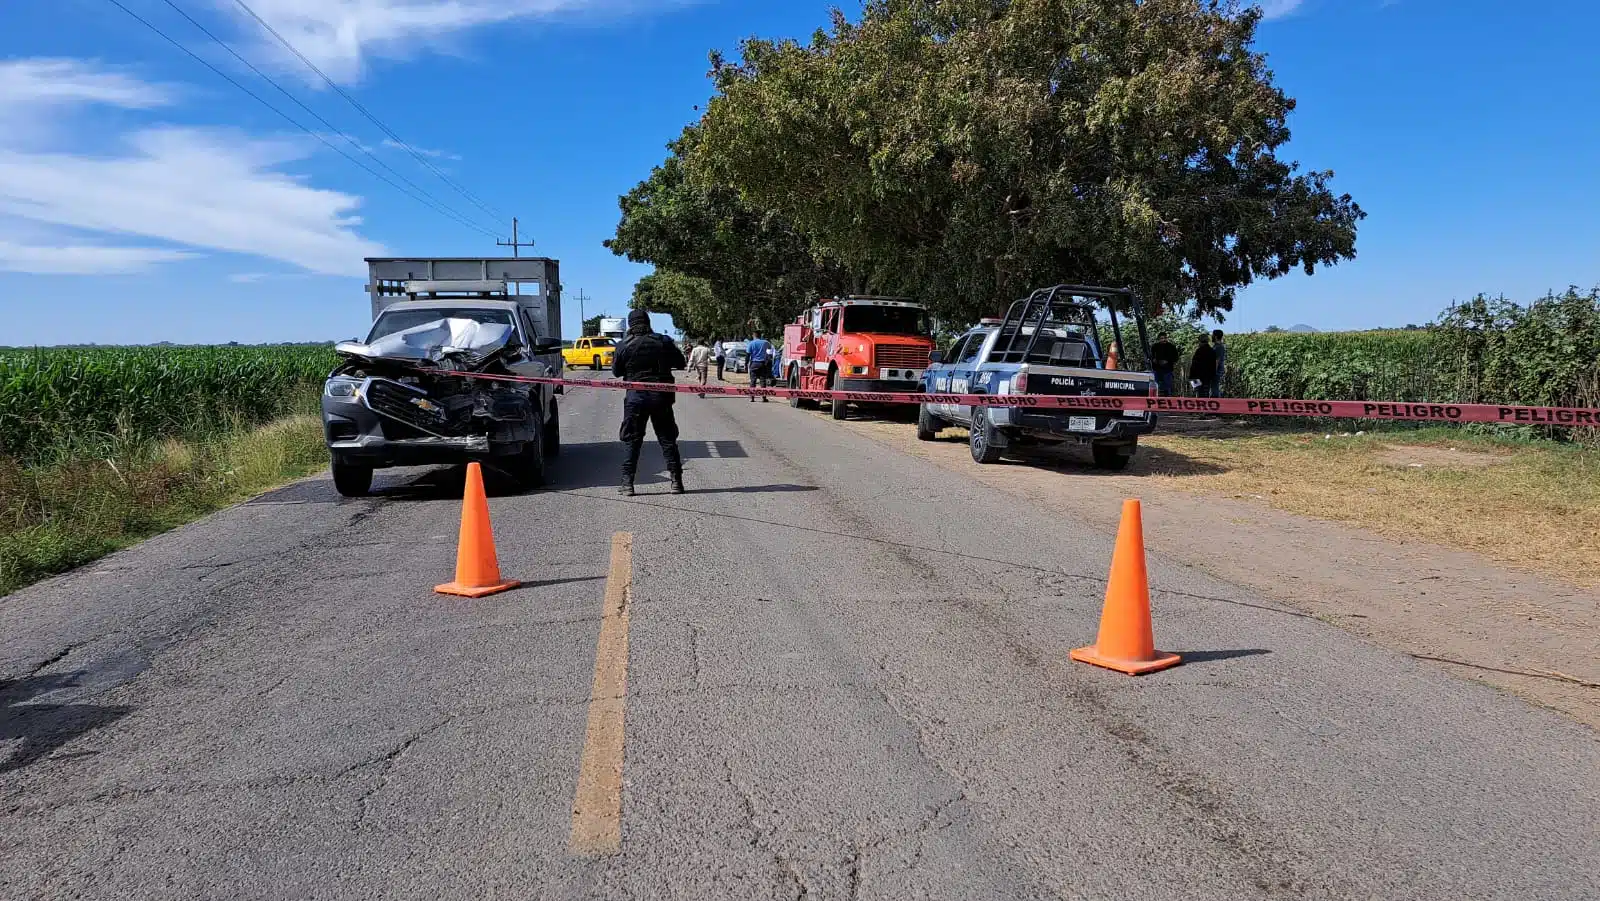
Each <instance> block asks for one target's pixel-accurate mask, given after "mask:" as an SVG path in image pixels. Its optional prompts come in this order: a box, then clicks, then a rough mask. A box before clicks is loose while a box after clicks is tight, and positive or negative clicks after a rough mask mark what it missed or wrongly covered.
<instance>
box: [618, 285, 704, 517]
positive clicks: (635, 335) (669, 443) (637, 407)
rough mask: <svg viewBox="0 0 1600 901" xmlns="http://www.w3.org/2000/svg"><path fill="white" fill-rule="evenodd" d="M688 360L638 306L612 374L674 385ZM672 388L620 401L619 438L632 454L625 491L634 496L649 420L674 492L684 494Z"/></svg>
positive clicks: (630, 395) (624, 471)
mask: <svg viewBox="0 0 1600 901" xmlns="http://www.w3.org/2000/svg"><path fill="white" fill-rule="evenodd" d="M687 365H688V364H687V363H686V362H685V361H684V359H683V351H682V350H679V349H678V345H677V344H675V343H673V341H672V339H671V338H668V337H667V336H666V335H658V334H656V333H655V332H652V331H650V314H649V313H646V312H645V311H644V310H634V311H633V312H631V313H629V314H628V336H627V337H626V338H624V339H623V341H622V346H621V347H619V348H617V352H616V354H615V355H614V356H613V357H612V358H611V373H612V374H613V375H615V376H617V377H618V378H620V379H622V380H623V381H627V382H659V383H662V384H666V385H670V384H672V370H674V369H682V368H684V367H685V366H687ZM674 399H675V397H674V395H673V394H672V392H670V391H634V390H629V391H628V396H627V399H625V400H624V401H623V404H622V431H621V433H620V435H619V437H620V438H621V439H622V443H624V444H626V445H627V446H628V456H627V458H626V459H625V460H623V461H622V488H621V491H622V493H623V494H624V495H626V496H628V497H632V496H633V476H634V473H635V472H637V471H638V468H639V451H640V450H641V449H642V448H643V447H644V427H645V424H646V423H649V424H650V426H651V427H652V428H654V429H655V430H656V441H658V442H660V444H661V456H663V457H665V458H666V459H667V472H669V473H671V474H672V492H673V493H674V494H682V493H683V457H681V456H679V454H678V420H677V419H676V418H675V417H674V416H673V415H672V402H673V400H674Z"/></svg>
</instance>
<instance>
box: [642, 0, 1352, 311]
mask: <svg viewBox="0 0 1600 901" xmlns="http://www.w3.org/2000/svg"><path fill="white" fill-rule="evenodd" d="M1259 20H1260V12H1259V11H1258V10H1256V9H1255V8H1253V7H1251V8H1246V9H1240V8H1239V7H1238V5H1237V4H1236V3H1234V2H1233V0H1140V2H1130V0H869V2H868V3H867V4H866V5H865V8H864V11H863V14H862V16H861V19H860V21H859V22H852V21H850V20H849V19H847V18H846V17H845V16H844V15H843V14H841V13H837V12H836V13H835V16H834V19H833V23H832V26H831V28H829V29H824V30H820V31H818V32H817V33H816V35H815V36H814V37H813V38H812V39H811V41H810V42H809V43H808V44H801V43H798V42H794V41H776V42H774V41H766V40H756V39H752V40H747V41H745V42H744V43H743V44H742V45H741V46H740V53H739V59H738V61H729V60H725V59H722V58H720V57H718V56H715V55H714V56H713V60H712V62H713V77H714V81H715V87H716V94H715V96H714V97H713V98H712V100H711V103H710V105H709V107H708V109H707V111H706V113H705V115H704V117H703V118H702V120H701V122H700V123H699V124H698V126H696V127H694V128H692V129H691V130H690V132H686V136H690V137H692V140H688V141H685V142H680V143H679V144H678V145H676V146H675V147H674V156H673V157H672V158H670V159H669V160H668V161H667V163H666V164H664V165H663V166H662V167H659V168H658V169H657V170H656V172H655V173H653V174H652V176H651V178H650V180H648V181H646V182H645V183H644V184H641V185H640V186H639V188H636V189H635V190H634V191H633V192H631V193H630V194H629V195H628V196H627V197H625V198H623V223H622V224H621V225H620V226H619V227H618V233H617V238H616V239H615V240H614V241H613V242H611V246H612V248H613V249H614V250H617V251H618V252H619V253H627V254H628V255H629V256H630V257H632V258H635V259H642V260H647V261H650V262H655V263H657V264H658V265H661V266H665V267H667V268H671V269H676V270H678V271H680V272H683V273H686V274H690V275H694V276H697V277H700V278H704V279H706V281H707V282H709V283H710V285H711V289H712V293H713V294H715V295H717V296H719V297H724V298H728V299H729V302H730V303H740V302H744V301H745V300H746V299H747V298H748V300H749V302H750V304H751V305H756V304H759V303H762V302H766V303H769V304H771V303H772V301H771V300H757V298H767V297H772V298H775V297H776V296H777V295H779V294H782V295H784V297H785V300H786V301H789V300H792V298H793V297H794V296H796V294H795V293H793V291H790V292H786V291H785V289H784V288H779V287H776V285H777V284H779V283H782V284H784V285H785V286H792V288H799V287H800V286H801V284H803V285H804V287H805V288H808V289H809V288H814V287H817V286H818V285H819V284H821V283H822V282H825V281H827V279H821V280H819V279H816V278H815V275H816V270H815V269H812V270H811V271H810V272H809V273H807V275H808V277H810V279H811V280H810V281H807V280H806V279H805V278H801V279H798V280H796V281H791V282H785V281H782V280H781V279H778V278H777V276H778V275H779V274H782V275H784V276H789V275H792V274H794V271H795V269H806V268H808V267H806V266H805V265H803V263H804V261H806V260H810V261H812V263H813V264H814V261H815V260H817V259H825V260H829V261H832V263H831V264H830V266H829V267H828V271H829V272H831V273H833V274H834V275H842V274H843V273H845V272H850V273H855V274H857V277H855V278H852V279H844V281H847V282H849V283H850V284H852V285H853V286H855V287H857V288H858V289H860V288H865V289H869V290H872V291H875V292H880V293H899V294H907V295H911V296H915V297H918V298H920V299H922V300H924V301H926V302H928V303H929V304H930V305H931V306H932V307H933V308H934V311H935V312H936V313H938V314H941V315H943V316H946V317H950V318H956V319H970V318H974V317H976V316H978V315H984V314H987V313H990V312H993V311H995V310H997V309H999V308H1000V307H1001V306H1002V305H1003V304H1004V303H1005V302H1006V301H1009V300H1010V299H1012V298H1015V297H1019V296H1021V295H1023V294H1025V293H1026V292H1027V291H1028V290H1030V289H1031V288H1034V287H1037V286H1040V285H1046V284H1052V283H1056V282H1063V281H1070V282H1089V283H1101V284H1110V285H1119V286H1120V285H1132V286H1134V287H1137V288H1139V289H1140V290H1141V291H1142V292H1144V293H1145V295H1146V296H1147V297H1150V298H1152V299H1154V300H1156V301H1157V302H1158V303H1160V304H1162V305H1166V306H1173V305H1177V304H1181V303H1185V302H1187V301H1193V302H1194V303H1195V305H1196V307H1197V308H1198V310H1199V311H1200V312H1209V313H1216V312H1220V311H1226V310H1229V309H1231V308H1232V305H1233V301H1234V297H1235V292H1236V291H1237V289H1238V288H1239V287H1241V286H1244V285H1248V284H1250V283H1251V282H1252V281H1254V280H1256V279H1260V278H1273V277H1277V276H1281V275H1284V274H1287V273H1289V272H1291V271H1293V270H1295V269H1302V270H1304V271H1305V272H1307V273H1310V272H1313V271H1314V270H1315V269H1316V267H1317V266H1319V265H1322V266H1326V265H1332V264H1334V263H1337V262H1339V261H1341V260H1345V259H1350V258H1352V257H1354V255H1355V237H1356V225H1357V222H1358V221H1359V220H1360V219H1361V218H1363V216H1364V214H1363V213H1362V212H1361V210H1360V208H1359V207H1358V206H1357V205H1356V204H1355V202H1354V201H1353V200H1352V199H1351V198H1350V196H1349V195H1348V194H1335V193H1334V191H1333V189H1332V188H1331V185H1330V179H1331V177H1332V173H1331V172H1326V171H1309V172H1300V171H1299V167H1298V164H1297V163H1294V162H1285V161H1283V160H1280V159H1279V158H1278V156H1277V151H1278V150H1279V149H1280V148H1282V147H1283V145H1284V143H1285V142H1286V141H1287V140H1288V139H1289V130H1288V127H1287V124H1286V120H1287V117H1288V114H1289V113H1290V112H1291V111H1292V110H1293V109H1294V101H1293V100H1292V99H1290V98H1289V97H1287V96H1286V95H1285V94H1284V93H1283V92H1282V91H1281V90H1279V89H1278V88H1277V87H1276V86H1275V85H1274V84H1273V80H1272V74H1271V72H1270V70H1269V69H1268V68H1267V64H1266V59H1265V57H1264V56H1262V55H1261V54H1260V53H1258V52H1256V51H1255V50H1253V49H1252V44H1253V41H1254V38H1255V31H1256V26H1257V23H1258V22H1259ZM685 164H687V165H685ZM779 305H780V306H781V304H779Z"/></svg>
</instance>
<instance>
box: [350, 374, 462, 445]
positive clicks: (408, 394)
mask: <svg viewBox="0 0 1600 901" xmlns="http://www.w3.org/2000/svg"><path fill="white" fill-rule="evenodd" d="M361 393H362V397H363V398H364V399H365V401H366V404H367V408H368V409H369V410H371V411H372V412H374V413H377V414H378V415H379V416H387V417H388V418H390V419H393V420H396V421H397V422H401V423H404V424H405V425H408V426H411V427H412V428H414V429H418V430H420V431H423V432H426V433H428V434H430V435H442V434H444V432H445V425H446V423H447V420H446V419H445V415H444V410H442V409H440V408H439V407H438V406H434V409H432V410H428V409H425V408H423V407H422V406H419V401H420V402H422V403H429V404H432V401H429V400H428V396H427V394H426V393H424V392H422V391H419V390H417V389H415V388H410V387H408V386H406V385H402V384H400V383H399V382H391V381H389V380H388V379H368V380H367V384H366V387H365V388H363V389H362V392H361Z"/></svg>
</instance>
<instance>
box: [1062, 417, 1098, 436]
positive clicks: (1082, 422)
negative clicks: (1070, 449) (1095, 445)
mask: <svg viewBox="0 0 1600 901" xmlns="http://www.w3.org/2000/svg"><path fill="white" fill-rule="evenodd" d="M1096 428H1097V425H1096V424H1095V420H1094V417H1093V416H1069V417H1067V430H1068V431H1072V432H1092V431H1094V430H1095V429H1096Z"/></svg>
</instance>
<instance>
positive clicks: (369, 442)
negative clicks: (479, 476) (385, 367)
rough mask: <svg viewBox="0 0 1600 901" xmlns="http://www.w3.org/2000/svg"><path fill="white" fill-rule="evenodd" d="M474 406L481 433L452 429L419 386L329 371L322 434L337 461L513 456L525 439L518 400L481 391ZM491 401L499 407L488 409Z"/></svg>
mask: <svg viewBox="0 0 1600 901" xmlns="http://www.w3.org/2000/svg"><path fill="white" fill-rule="evenodd" d="M502 395H507V396H504V397H503V396H502ZM473 404H474V406H475V408H476V410H475V412H476V413H477V414H478V415H475V416H474V417H473V419H472V421H473V423H474V424H476V425H477V426H480V427H481V428H482V429H483V431H482V432H473V433H467V434H452V433H451V432H452V431H453V429H454V428H455V426H454V425H453V424H452V422H451V420H450V417H449V416H448V413H447V411H446V410H445V409H444V408H443V407H442V405H441V403H440V401H439V400H435V399H434V398H433V397H432V396H430V395H429V394H428V393H427V392H426V391H423V390H422V389H420V388H416V387H413V386H410V385H406V384H403V383H401V382H398V381H395V380H393V379H386V378H364V379H355V378H349V377H341V376H335V377H334V378H331V379H329V380H328V385H327V387H326V389H325V390H324V392H323V396H322V427H323V434H324V437H325V438H326V439H327V443H328V450H329V452H330V453H332V454H333V455H334V456H335V458H336V459H337V460H338V461H339V462H341V463H344V464H346V465H356V466H370V467H372V468H374V469H382V468H386V467H390V466H433V465H448V464H458V463H466V462H471V461H473V460H479V461H484V460H490V459H492V458H495V457H504V456H511V455H515V454H519V453H521V452H522V451H523V449H524V448H523V445H524V443H525V442H526V441H529V440H532V438H533V435H532V433H531V431H530V430H529V421H530V419H531V417H530V416H529V415H528V414H527V412H526V406H525V404H526V401H525V399H518V398H515V397H514V396H510V394H509V392H503V391H492V392H491V391H486V392H481V393H479V394H477V395H476V396H475V397H474V398H473ZM496 404H499V405H500V406H502V407H504V409H493V407H494V406H495V405H496ZM486 406H487V407H489V409H485V407H486Z"/></svg>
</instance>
